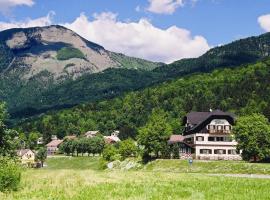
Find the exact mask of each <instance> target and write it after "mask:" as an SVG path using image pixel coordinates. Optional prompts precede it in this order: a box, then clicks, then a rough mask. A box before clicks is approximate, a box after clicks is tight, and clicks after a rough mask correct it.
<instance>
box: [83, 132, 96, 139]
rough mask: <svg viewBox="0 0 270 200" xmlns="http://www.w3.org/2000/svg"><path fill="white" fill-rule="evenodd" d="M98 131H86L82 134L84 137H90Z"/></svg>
mask: <svg viewBox="0 0 270 200" xmlns="http://www.w3.org/2000/svg"><path fill="white" fill-rule="evenodd" d="M98 133H99V131H87V132H86V133H85V134H84V136H85V137H86V138H92V137H95V136H96V135H97V134H98Z"/></svg>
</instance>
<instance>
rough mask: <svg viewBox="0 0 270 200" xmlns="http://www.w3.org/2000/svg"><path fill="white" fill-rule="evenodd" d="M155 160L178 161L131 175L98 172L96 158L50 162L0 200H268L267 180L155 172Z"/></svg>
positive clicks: (27, 175)
mask: <svg viewBox="0 0 270 200" xmlns="http://www.w3.org/2000/svg"><path fill="white" fill-rule="evenodd" d="M63 160H64V161H63ZM160 162H171V165H172V163H178V164H179V163H181V162H182V161H157V163H153V164H151V165H149V166H147V167H146V168H144V169H141V170H137V171H121V170H113V171H107V170H105V171H102V170H98V169H97V165H98V159H97V158H50V159H49V160H48V167H46V168H44V169H37V170H36V169H34V170H26V171H25V172H24V173H23V177H22V185H21V189H20V190H19V191H17V192H11V193H8V194H1V193H0V199H1V200H5V199H12V200H13V199H23V200H30V199H39V200H42V199H57V200H62V199H63V200H64V199H73V200H77V199H78V200H79V199H80V200H85V199H104V200H107V199H110V200H114V199H115V200H120V199H130V200H131V199H139V200H143V199H160V200H165V199H196V200H199V199H270V196H269V185H270V179H260V178H252V179H251V178H245V177H226V176H225V175H220V176H213V175H212V174H207V172H205V173H201V172H197V173H184V172H180V171H179V172H178V171H177V170H172V169H169V170H161V168H162V167H161V166H164V163H162V164H161V163H160ZM52 163H54V164H52ZM221 163H222V162H221ZM183 164H184V163H183ZM210 164H211V165H218V164H217V163H216V162H215V163H210ZM195 165H196V163H195V164H194V166H193V167H194V168H197V167H196V166H195ZM238 165H239V166H240V165H241V163H240V162H239V163H238ZM255 165H257V164H255ZM255 165H254V166H255ZM258 165H260V164H258ZM158 166H159V167H158ZM243 166H244V165H243ZM262 166H263V167H265V166H267V167H265V168H269V167H268V165H263V164H262ZM255 168H259V167H258V166H256V167H255ZM201 171H202V170H201Z"/></svg>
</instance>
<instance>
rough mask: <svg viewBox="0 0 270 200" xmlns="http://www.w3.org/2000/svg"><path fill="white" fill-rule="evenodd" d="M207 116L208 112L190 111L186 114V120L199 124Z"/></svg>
mask: <svg viewBox="0 0 270 200" xmlns="http://www.w3.org/2000/svg"><path fill="white" fill-rule="evenodd" d="M208 116H209V112H190V113H188V114H187V116H186V117H187V120H188V122H189V123H190V124H199V123H200V122H201V121H203V120H205V119H206V118H207V117H208Z"/></svg>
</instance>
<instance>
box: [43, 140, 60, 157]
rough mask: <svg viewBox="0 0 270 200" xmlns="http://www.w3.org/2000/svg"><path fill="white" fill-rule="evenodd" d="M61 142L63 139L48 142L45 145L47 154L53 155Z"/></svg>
mask: <svg viewBox="0 0 270 200" xmlns="http://www.w3.org/2000/svg"><path fill="white" fill-rule="evenodd" d="M62 143H63V140H58V139H57V140H52V141H51V142H50V143H48V144H47V145H46V147H47V154H48V155H54V154H55V153H56V152H57V151H58V149H59V146H60V145H61V144H62Z"/></svg>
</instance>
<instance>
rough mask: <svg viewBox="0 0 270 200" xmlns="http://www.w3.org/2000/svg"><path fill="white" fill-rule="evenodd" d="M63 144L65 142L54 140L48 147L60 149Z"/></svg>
mask: <svg viewBox="0 0 270 200" xmlns="http://www.w3.org/2000/svg"><path fill="white" fill-rule="evenodd" d="M62 142H63V140H53V141H51V142H50V143H48V144H47V145H46V146H47V147H58V146H59V145H60V144H61V143H62Z"/></svg>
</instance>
